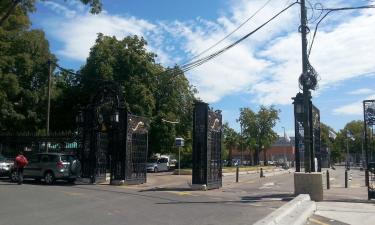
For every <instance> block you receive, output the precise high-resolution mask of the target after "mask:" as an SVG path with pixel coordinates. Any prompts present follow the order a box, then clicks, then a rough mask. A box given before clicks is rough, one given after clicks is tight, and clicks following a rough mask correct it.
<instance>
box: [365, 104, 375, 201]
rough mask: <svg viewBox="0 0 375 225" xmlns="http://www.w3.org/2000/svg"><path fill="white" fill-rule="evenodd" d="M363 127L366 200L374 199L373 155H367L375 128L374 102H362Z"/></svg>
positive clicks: (374, 171) (374, 173)
mask: <svg viewBox="0 0 375 225" xmlns="http://www.w3.org/2000/svg"><path fill="white" fill-rule="evenodd" d="M363 119H364V120H363V125H364V126H363V127H364V148H365V158H366V162H365V164H366V184H367V187H368V189H367V190H368V199H374V198H375V163H374V157H373V155H374V154H369V151H371V149H372V145H373V144H374V142H373V136H374V126H375V100H364V101H363ZM369 155H371V157H370V156H369Z"/></svg>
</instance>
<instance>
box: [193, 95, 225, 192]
mask: <svg viewBox="0 0 375 225" xmlns="http://www.w3.org/2000/svg"><path fill="white" fill-rule="evenodd" d="M221 138H222V115H221V111H219V110H217V111H215V112H214V111H212V110H209V107H208V104H207V103H204V102H196V103H195V106H194V115H193V178H192V179H193V182H192V183H193V185H206V186H207V188H208V189H213V188H220V187H221V186H222V172H221V169H222V164H221Z"/></svg>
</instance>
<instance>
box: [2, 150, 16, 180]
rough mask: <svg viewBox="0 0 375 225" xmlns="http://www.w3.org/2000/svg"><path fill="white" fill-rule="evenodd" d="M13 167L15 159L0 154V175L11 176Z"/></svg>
mask: <svg viewBox="0 0 375 225" xmlns="http://www.w3.org/2000/svg"><path fill="white" fill-rule="evenodd" d="M12 167H13V161H12V160H10V159H8V158H5V157H4V156H3V155H1V154H0V177H1V176H9V175H10V171H11V169H12Z"/></svg>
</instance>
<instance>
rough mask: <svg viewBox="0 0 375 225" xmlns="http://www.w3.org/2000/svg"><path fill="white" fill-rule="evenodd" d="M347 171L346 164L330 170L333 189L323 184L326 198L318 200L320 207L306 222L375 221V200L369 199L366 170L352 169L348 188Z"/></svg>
mask: <svg viewBox="0 0 375 225" xmlns="http://www.w3.org/2000/svg"><path fill="white" fill-rule="evenodd" d="M344 171H345V170H344V168H343V167H337V169H336V170H335V171H332V170H330V175H331V179H330V180H331V189H329V190H327V189H326V186H325V185H324V187H325V189H324V201H322V202H317V203H316V206H317V210H316V212H315V214H314V216H312V217H310V218H309V219H308V221H307V223H306V224H310V225H311V224H342V225H343V224H354V225H356V224H361V225H370V224H371V225H373V224H375V201H368V200H367V187H366V186H365V180H364V171H360V170H359V169H352V170H350V171H349V173H348V178H349V182H348V183H349V184H348V186H349V187H348V188H344ZM324 176H325V174H324ZM323 180H325V179H323Z"/></svg>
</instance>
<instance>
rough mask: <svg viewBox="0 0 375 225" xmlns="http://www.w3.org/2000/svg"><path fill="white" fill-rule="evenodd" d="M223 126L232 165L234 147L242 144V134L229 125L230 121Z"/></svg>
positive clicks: (225, 143) (226, 147)
mask: <svg viewBox="0 0 375 225" xmlns="http://www.w3.org/2000/svg"><path fill="white" fill-rule="evenodd" d="M223 128H224V129H223V137H224V147H225V149H226V152H227V153H228V161H229V165H231V164H232V152H233V149H235V148H238V147H239V146H240V135H239V134H238V133H237V132H236V131H235V130H234V129H233V128H231V127H229V124H228V123H224V125H223Z"/></svg>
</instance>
